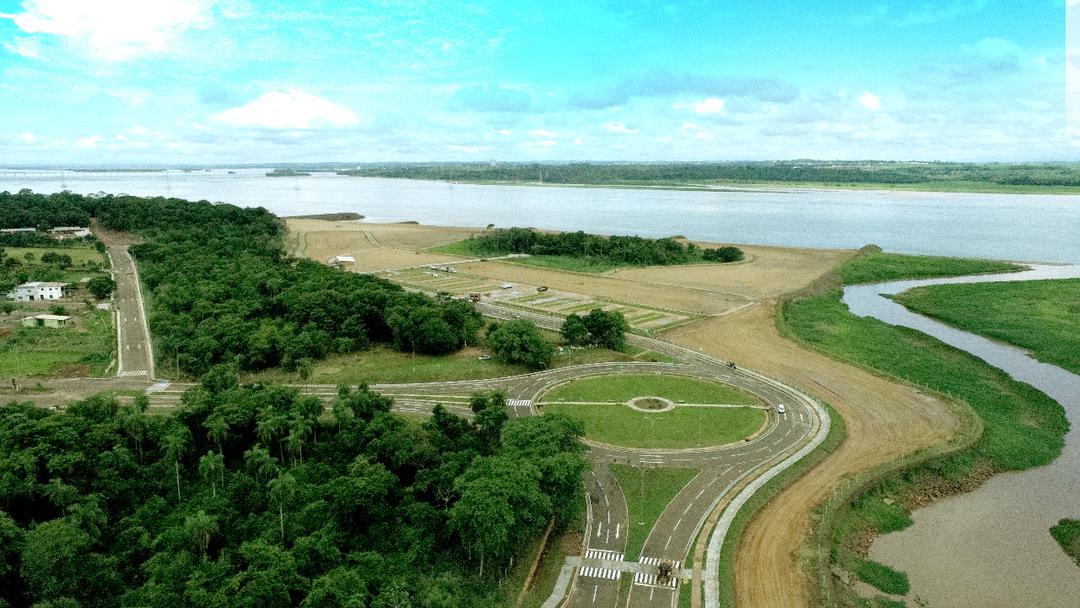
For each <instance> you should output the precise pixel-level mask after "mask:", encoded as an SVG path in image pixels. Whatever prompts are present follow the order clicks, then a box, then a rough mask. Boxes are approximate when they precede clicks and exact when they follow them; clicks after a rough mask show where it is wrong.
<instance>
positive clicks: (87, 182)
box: [0, 169, 1080, 263]
mask: <svg viewBox="0 0 1080 608" xmlns="http://www.w3.org/2000/svg"><path fill="white" fill-rule="evenodd" d="M264 174H265V169H237V170H235V173H234V174H230V173H228V172H227V171H226V170H224V169H215V170H211V171H201V170H200V171H191V172H184V171H179V170H170V171H164V172H153V173H104V172H99V173H88V172H72V171H28V170H10V169H9V170H4V169H0V190H9V191H16V190H19V189H21V188H30V189H32V190H34V191H37V192H58V191H60V190H64V189H68V190H71V191H72V192H78V193H82V194H90V193H94V192H108V193H114V194H115V193H121V192H123V193H127V194H137V195H144V196H158V195H160V196H175V197H180V198H188V199H193V200H200V199H205V200H210V201H222V202H227V203H233V204H236V205H245V206H263V207H266V208H267V209H269V210H270V211H273V212H274V213H276V214H278V215H302V214H312V213H329V212H339V211H352V212H356V213H359V214H361V215H364V216H366V217H367V218H368V219H369V220H370V221H374V222H396V221H404V220H415V221H419V222H421V223H423V224H434V225H443V226H486V225H488V224H495V225H497V226H503V227H509V226H533V227H537V228H551V229H557V230H586V231H590V232H596V233H602V234H640V235H642V236H650V237H662V236H672V235H677V234H681V235H684V236H687V237H690V238H693V239H699V240H707V241H715V242H732V243H749V244H762V245H781V246H788V247H824V248H857V247H861V246H863V245H866V244H868V243H874V244H877V245H880V246H881V247H883V248H885V249H887V250H889V251H896V252H901V253H916V254H928V255H957V256H968V257H983V258H995V259H1014V260H1026V261H1043V262H1073V263H1080V237H1077V235H1078V234H1080V196H1072V195H1070V196H1061V195H1033V194H1025V195H1015V194H963V193H935V192H894V191H866V190H863V191H859V190H813V189H781V190H763V191H754V192H724V191H715V192H690V191H674V190H632V189H619V188H575V187H539V186H486V185H471V184H453V183H447V182H433V181H419V180H400V179H379V178H361V177H346V176H339V175H334V174H331V173H315V174H313V175H311V176H310V177H265V175H264Z"/></svg>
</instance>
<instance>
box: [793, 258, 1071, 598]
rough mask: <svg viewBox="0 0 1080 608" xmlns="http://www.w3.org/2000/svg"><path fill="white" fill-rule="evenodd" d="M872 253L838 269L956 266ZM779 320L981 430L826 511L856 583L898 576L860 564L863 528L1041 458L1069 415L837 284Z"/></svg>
mask: <svg viewBox="0 0 1080 608" xmlns="http://www.w3.org/2000/svg"><path fill="white" fill-rule="evenodd" d="M876 255H877V254H871V256H864V257H862V258H858V259H856V260H855V261H853V262H851V264H853V265H856V266H857V267H858V268H859V270H858V272H853V271H851V270H850V269H848V268H841V275H842V276H845V277H847V278H848V279H850V280H852V281H857V280H861V279H863V278H865V277H881V276H885V275H888V278H906V277H907V276H910V275H912V274H914V275H919V276H931V275H940V274H946V273H950V272H954V271H957V270H958V269H959V268H961V267H962V266H963V265H962V264H958V263H956V262H955V261H954V260H951V259H943V260H942V259H938V260H939V261H938V262H937V263H935V262H934V260H935V258H917V259H910V258H907V261H908V262H910V265H909V266H906V267H905V266H904V265H903V264H900V263H898V261H897V260H896V259H884V258H880V257H876V258H873V259H876V260H878V262H879V263H880V265H881V266H880V267H879V266H876V265H875V263H874V262H873V259H871V261H870V262H867V261H866V258H872V256H876ZM900 261H901V262H902V261H903V259H901V260H900ZM968 267H969V268H979V267H981V263H972V264H971V265H969V266H968ZM780 323H781V326H782V327H783V328H784V329H785V330H786V331H787V332H788V333H789V334H790V335H793V336H794V337H796V338H797V339H799V340H800V341H802V342H804V343H806V344H808V345H810V346H813V347H814V348H817V349H818V350H821V351H823V352H825V353H826V354H828V355H831V356H833V357H835V358H837V359H840V360H842V361H847V362H850V363H854V364H855V365H857V366H860V367H863V368H869V369H872V370H876V371H877V372H879V373H883V374H885V375H888V376H893V377H896V378H899V379H902V380H904V381H907V382H910V383H912V384H915V385H919V386H923V387H927V388H928V389H930V390H933V391H936V392H938V393H941V394H946V395H950V396H952V397H954V398H956V399H959V400H961V401H963V402H966V403H967V404H968V405H970V406H971V408H972V410H973V411H974V413H975V414H976V415H977V416H978V417H979V419H980V421H981V423H982V427H983V432H982V435H981V436H980V437H979V438H978V439H977V440H975V441H974V442H973V443H972V444H971V446H970V447H968V448H966V449H964V450H961V451H959V452H956V453H953V454H951V455H948V456H944V457H939V458H935V459H933V460H931V461H929V462H926V463H923V464H918V465H915V466H913V467H909V468H906V469H904V470H901V471H899V472H897V473H892V474H888V475H886V476H885V477H884V478H883V479H881V480H880V481H879V482H877V483H874V484H872V485H871V486H870V487H869V489H868V490H867V491H866V492H865V493H863V494H862V495H860V496H858V497H856V498H855V500H854V501H853V502H852V503H851V504H850V505H849V508H847V509H845V510H843V511H842V512H840V513H838V514H837V515H836V517H835V518H834V520H833V528H832V530H831V535H832V536H831V539H832V548H831V554H832V560H833V561H834V562H835V563H839V564H840V565H841V566H843V567H845V568H848V569H850V570H852V571H854V572H855V573H856V574H857V575H858V576H860V578H862V580H864V581H866V582H868V583H871V584H874V585H879V584H880V585H882V586H883V587H886V588H882V590H883V591H889V590H890V589H897V588H899V587H900V578H899V576H898V575H894V574H889V573H888V572H886V571H884V570H882V569H881V568H880V567H878V566H876V565H867V564H866V563H864V562H865V560H863V559H862V557H861V555H859V554H858V550H857V549H855V548H854V547H855V545H856V544H857V545H859V546H864V543H865V538H866V537H867V535H873V534H880V533H885V532H889V531H893V530H899V529H903V528H904V527H906V526H907V525H909V524H910V521H911V520H910V518H909V516H908V507H907V506H906V505H909V504H915V503H918V502H920V499H921V498H924V497H925V496H926V493H927V492H932V493H933V495H934V496H940V495H941V494H942V493H948V492H957V491H964V490H966V489H969V488H971V487H973V486H974V485H977V484H978V483H979V480H980V479H983V478H985V476H986V475H987V474H989V473H992V472H996V471H1006V470H1018V469H1026V468H1029V467H1034V466H1038V465H1041V464H1046V463H1047V462H1050V461H1051V460H1053V459H1054V458H1055V457H1056V456H1057V455H1058V454H1059V453H1060V451H1061V448H1062V446H1063V445H1064V439H1063V438H1064V435H1065V433H1066V432H1067V431H1068V421H1067V419H1066V417H1065V415H1064V411H1063V410H1062V408H1061V406H1060V405H1059V404H1057V403H1056V402H1055V401H1053V400H1052V399H1050V398H1049V397H1047V396H1046V395H1045V394H1043V393H1041V392H1039V391H1037V390H1035V389H1034V388H1032V387H1031V386H1029V385H1027V384H1023V383H1020V382H1016V381H1015V380H1013V379H1011V378H1010V377H1009V376H1008V375H1006V374H1005V373H1004V372H1002V371H1000V370H998V369H996V368H994V367H991V366H990V365H988V364H986V363H985V362H983V361H982V360H981V359H978V358H976V357H974V356H971V355H969V354H968V353H965V352H963V351H960V350H957V349H954V348H952V347H950V346H947V345H945V344H943V343H942V342H940V341H938V340H936V339H934V338H931V337H929V336H926V335H925V334H922V333H919V332H916V331H913V330H909V329H906V328H900V327H894V326H891V325H888V324H886V323H882V322H880V321H878V320H876V319H872V318H861V317H856V316H854V315H852V314H851V313H850V312H849V311H848V310H847V308H846V307H845V306H844V305H843V303H842V302H841V301H840V292H839V291H832V292H829V293H826V294H820V295H815V296H811V297H806V298H803V299H800V300H794V301H788V302H786V303H785V304H784V305H783V307H782V310H781V318H780Z"/></svg>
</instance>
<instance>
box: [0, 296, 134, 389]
mask: <svg viewBox="0 0 1080 608" xmlns="http://www.w3.org/2000/svg"><path fill="white" fill-rule="evenodd" d="M23 308H24V309H25V308H26V307H23ZM67 308H68V312H67V314H70V315H77V316H78V317H79V319H80V322H81V323H82V325H83V327H77V326H72V327H58V328H52V327H22V326H21V325H18V326H14V327H11V329H12V333H11V335H10V336H7V337H5V338H0V369H3V370H4V374H5V375H6V374H14V375H17V376H54V375H60V376H100V375H102V374H103V373H104V372H105V368H106V367H108V365H109V362H110V361H112V358H113V353H114V352H115V351H116V331H115V329H114V328H113V323H112V313H110V312H108V311H104V310H97V309H94V310H92V311H91V310H86V309H85V308H84V307H82V306H81V305H78V306H68V307H67ZM34 312H35V313H47V312H49V311H48V310H45V309H37V308H35V309H34Z"/></svg>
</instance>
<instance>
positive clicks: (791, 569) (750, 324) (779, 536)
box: [668, 302, 962, 608]
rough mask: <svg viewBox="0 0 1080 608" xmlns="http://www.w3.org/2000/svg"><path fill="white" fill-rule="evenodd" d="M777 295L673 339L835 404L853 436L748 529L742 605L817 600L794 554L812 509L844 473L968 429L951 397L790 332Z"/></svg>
mask: <svg viewBox="0 0 1080 608" xmlns="http://www.w3.org/2000/svg"><path fill="white" fill-rule="evenodd" d="M773 314H774V306H773V304H772V303H771V302H765V303H762V304H757V305H755V306H753V307H750V308H746V309H743V310H741V311H739V312H738V313H735V314H733V315H730V316H727V317H719V318H710V319H705V320H703V321H700V322H698V323H694V324H692V325H689V326H686V327H683V328H681V329H678V330H676V331H674V332H672V334H670V335H669V336H668V337H670V338H672V339H674V340H676V341H678V342H681V343H683V344H686V345H687V346H691V347H694V348H699V347H700V348H701V349H703V350H705V351H706V352H709V353H711V354H714V355H717V356H719V357H721V358H725V359H729V360H732V361H735V362H737V363H740V364H744V365H746V366H747V367H749V368H752V369H755V370H758V371H761V372H763V373H765V374H768V375H770V376H772V377H774V378H777V379H779V380H781V381H783V382H787V383H789V384H792V385H794V386H797V387H799V388H801V389H803V390H804V391H806V392H808V393H810V394H811V395H814V396H816V397H818V398H820V399H822V400H824V401H826V402H828V403H829V404H830V405H832V406H833V407H834V408H835V409H836V410H837V411H838V412H839V413H840V415H841V416H842V417H843V418H844V422H845V424H846V425H847V440H846V441H845V442H844V444H843V445H842V446H841V447H840V448H839V449H838V450H837V451H836V452H835V453H833V454H832V455H830V456H829V458H827V459H826V460H825V461H824V462H822V463H821V464H820V465H818V466H817V467H815V468H813V469H812V470H810V471H809V472H808V473H807V474H806V475H805V476H803V477H802V478H800V479H799V480H798V481H796V482H795V483H794V484H793V485H791V486H790V487H789V488H787V489H785V490H784V491H783V492H782V493H781V494H780V495H778V496H777V497H776V498H774V499H773V500H772V501H770V502H769V503H768V504H767V505H766V506H765V507H764V508H763V509H762V510H761V511H760V512H759V514H758V515H757V517H755V518H754V519H753V520H752V521H751V523H750V525H749V526H748V527H747V529H746V532H745V534H744V535H743V538H742V542H741V544H740V545H739V550H738V554H737V557H736V563H735V584H736V597H737V605H739V606H755V607H757V606H762V607H770V608H772V607H800V608H802V607H809V606H810V597H809V594H808V583H807V581H806V580H805V577H804V575H803V573H802V571H801V569H800V567H799V564H798V561H797V556H796V555H795V552H796V551H797V550H798V548H799V546H800V545H801V544H802V542H803V541H804V540H805V539H806V536H807V534H808V532H809V514H810V513H811V511H812V510H813V509H814V507H815V506H816V505H818V504H819V503H820V502H821V501H822V500H823V499H824V498H825V497H826V496H827V495H828V494H829V492H830V491H831V490H832V488H833V487H835V486H836V485H838V484H839V483H840V482H841V481H842V480H843V479H844V478H845V477H847V476H851V475H854V474H857V473H860V472H863V471H866V470H869V469H872V468H874V467H877V466H879V465H881V464H883V463H886V462H889V461H891V460H894V459H896V458H898V457H900V456H903V455H905V454H909V453H911V452H914V451H916V450H919V449H922V448H925V447H928V446H931V445H935V444H939V443H942V442H944V441H946V440H947V439H948V438H949V437H950V436H952V434H953V433H954V432H956V431H957V430H959V429H960V428H961V425H962V422H961V420H959V419H958V418H957V417H956V416H955V414H954V412H953V411H952V410H951V409H950V408H949V406H948V405H946V404H945V403H943V402H942V401H940V400H938V399H936V398H934V397H931V396H929V395H925V394H923V393H921V392H919V391H917V390H915V389H913V388H909V387H906V386H902V385H899V384H896V383H893V382H890V381H887V380H885V379H883V378H879V377H877V376H874V375H872V374H870V373H867V372H864V371H862V370H859V369H857V368H853V367H851V366H848V365H845V364H842V363H840V362H838V361H835V360H833V359H830V358H828V357H826V356H824V355H821V354H818V353H815V352H813V351H809V350H806V349H804V348H802V347H800V346H798V345H796V344H794V343H793V342H791V341H789V340H787V339H785V338H783V337H782V336H780V334H779V333H778V331H777V329H776V326H775V324H774V321H773V318H774V317H773Z"/></svg>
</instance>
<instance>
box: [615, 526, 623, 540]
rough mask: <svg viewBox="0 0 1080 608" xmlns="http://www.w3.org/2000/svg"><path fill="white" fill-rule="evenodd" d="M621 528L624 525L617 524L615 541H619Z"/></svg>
mask: <svg viewBox="0 0 1080 608" xmlns="http://www.w3.org/2000/svg"><path fill="white" fill-rule="evenodd" d="M621 527H622V524H615V540H619V528H621Z"/></svg>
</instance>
